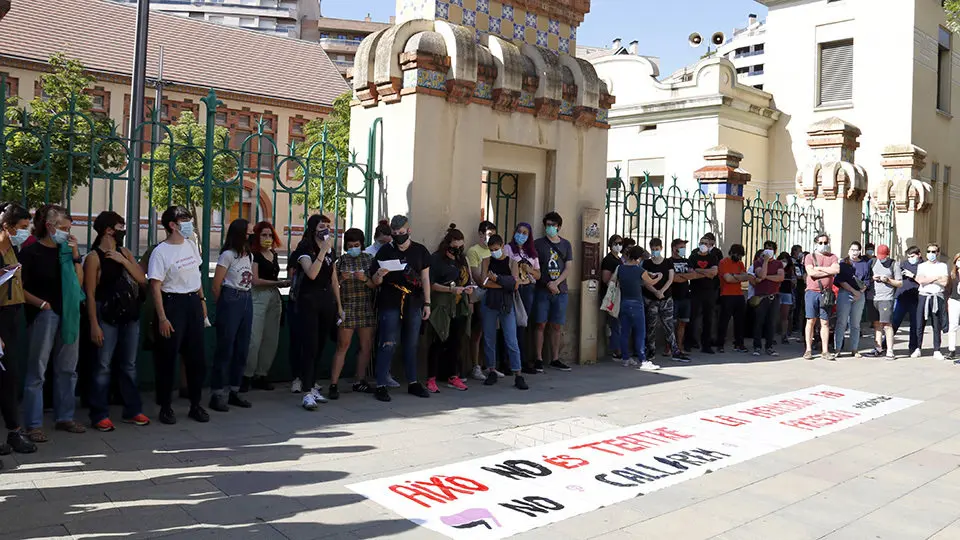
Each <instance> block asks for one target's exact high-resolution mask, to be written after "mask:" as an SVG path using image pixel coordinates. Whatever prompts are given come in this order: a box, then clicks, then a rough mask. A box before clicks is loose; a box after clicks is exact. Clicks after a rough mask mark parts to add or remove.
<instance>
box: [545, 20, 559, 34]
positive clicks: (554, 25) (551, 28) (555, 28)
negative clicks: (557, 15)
mask: <svg viewBox="0 0 960 540" xmlns="http://www.w3.org/2000/svg"><path fill="white" fill-rule="evenodd" d="M547 32H550V33H551V34H556V35H560V21H558V20H556V19H550V20H549V22H548V23H547Z"/></svg>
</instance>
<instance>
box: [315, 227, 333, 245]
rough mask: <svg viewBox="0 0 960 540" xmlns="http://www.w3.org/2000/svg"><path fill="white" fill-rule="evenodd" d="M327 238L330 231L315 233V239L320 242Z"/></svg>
mask: <svg viewBox="0 0 960 540" xmlns="http://www.w3.org/2000/svg"><path fill="white" fill-rule="evenodd" d="M328 236H330V229H321V230H319V231H317V239H318V240H320V241H321V242H322V241H324V240H326V239H327V237H328Z"/></svg>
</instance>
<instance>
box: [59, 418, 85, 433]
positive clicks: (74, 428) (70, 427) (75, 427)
mask: <svg viewBox="0 0 960 540" xmlns="http://www.w3.org/2000/svg"><path fill="white" fill-rule="evenodd" d="M54 428H55V429H56V430H57V431H66V432H67V433H86V432H87V428H85V427H83V426H82V425H80V424H78V423H76V422H74V421H73V420H70V421H67V422H57V424H56V425H55V426H54Z"/></svg>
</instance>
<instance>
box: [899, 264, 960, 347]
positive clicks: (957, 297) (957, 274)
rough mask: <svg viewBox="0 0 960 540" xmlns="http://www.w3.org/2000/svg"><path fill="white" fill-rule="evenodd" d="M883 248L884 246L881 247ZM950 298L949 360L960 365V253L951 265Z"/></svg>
mask: <svg viewBox="0 0 960 540" xmlns="http://www.w3.org/2000/svg"><path fill="white" fill-rule="evenodd" d="M881 247H882V246H881ZM949 287H950V296H949V298H947V315H948V317H949V318H950V327H949V329H948V331H949V334H948V335H947V358H948V359H950V360H953V361H954V363H956V364H960V360H958V359H957V332H958V331H960V253H957V254H956V255H954V256H953V261H952V262H951V263H950V285H949Z"/></svg>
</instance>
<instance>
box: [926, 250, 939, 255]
mask: <svg viewBox="0 0 960 540" xmlns="http://www.w3.org/2000/svg"><path fill="white" fill-rule="evenodd" d="M930 253H933V254H934V255H939V254H940V252H939V251H927V254H928V255H929V254H930Z"/></svg>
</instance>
